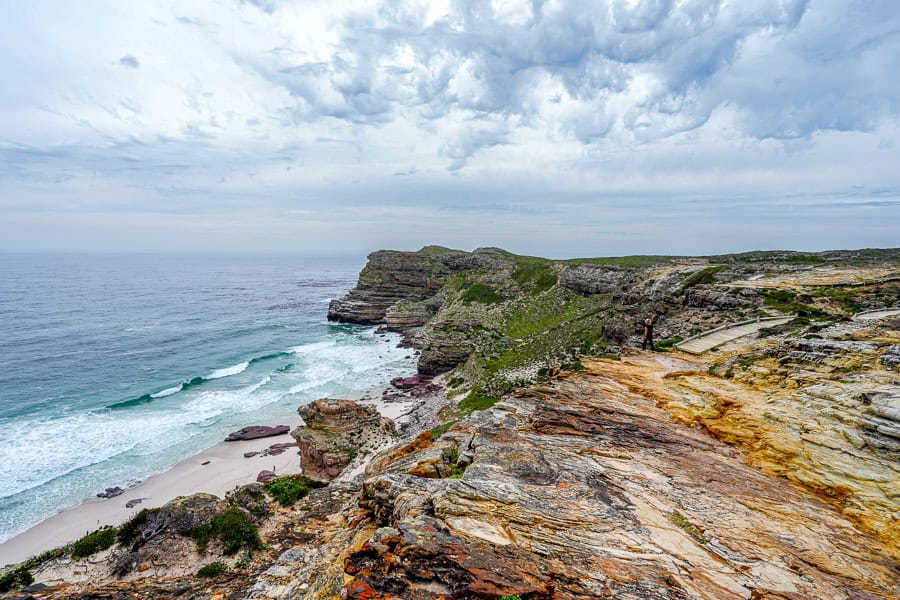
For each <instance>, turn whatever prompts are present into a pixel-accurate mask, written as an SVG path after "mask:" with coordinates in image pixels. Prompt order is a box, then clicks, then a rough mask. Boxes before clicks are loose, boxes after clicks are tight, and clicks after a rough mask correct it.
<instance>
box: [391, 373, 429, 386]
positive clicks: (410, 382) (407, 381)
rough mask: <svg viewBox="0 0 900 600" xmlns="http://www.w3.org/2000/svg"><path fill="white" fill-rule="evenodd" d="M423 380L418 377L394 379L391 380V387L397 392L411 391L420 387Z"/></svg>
mask: <svg viewBox="0 0 900 600" xmlns="http://www.w3.org/2000/svg"><path fill="white" fill-rule="evenodd" d="M423 380H424V379H423V378H422V377H420V376H419V375H413V376H412V377H394V378H393V379H391V385H392V386H394V387H395V388H397V389H398V390H411V389H412V388H414V387H416V386H418V385H421V384H422V382H423Z"/></svg>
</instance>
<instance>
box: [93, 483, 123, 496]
mask: <svg viewBox="0 0 900 600" xmlns="http://www.w3.org/2000/svg"><path fill="white" fill-rule="evenodd" d="M124 493H125V490H123V489H122V488H120V487H119V486H116V487H108V488H106V491H104V492H100V493H99V494H97V497H98V498H115V497H116V496H121V495H122V494H124Z"/></svg>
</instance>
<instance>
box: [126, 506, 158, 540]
mask: <svg viewBox="0 0 900 600" xmlns="http://www.w3.org/2000/svg"><path fill="white" fill-rule="evenodd" d="M159 511H160V509H159V508H145V509H143V510H142V511H140V512H139V513H137V514H136V515H134V516H133V517H131V518H130V519H128V520H127V521H125V522H124V523H123V524H122V526H121V527H119V533H118V534H117V535H116V538H117V539H118V541H119V543H120V544H122V545H123V546H127V545H131V544H133V543H135V542H137V541H138V538H140V537H141V536H142V534H143V531H144V528H145V527H146V525H147V521H148V520H149V519H150V518H151V517H153V516H154V515H156V514H158V513H159Z"/></svg>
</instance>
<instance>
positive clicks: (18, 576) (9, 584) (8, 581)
mask: <svg viewBox="0 0 900 600" xmlns="http://www.w3.org/2000/svg"><path fill="white" fill-rule="evenodd" d="M70 551H71V546H61V547H59V548H54V549H53V550H47V551H46V552H43V553H41V554H38V555H37V556H32V557H31V558H29V559H28V560H26V561H25V562H23V563H20V564H19V565H18V566H16V568H15V569H11V570H9V571H7V572H6V573H4V574H3V575H0V592H8V591H10V590H12V589H15V588H20V587H24V586H26V585H30V584H31V583H32V582H33V581H34V578H33V577H32V575H31V571H33V570H34V569H36V568H38V567H39V566H41V565H42V564H44V563H45V562H48V561H51V560H53V559H54V558H59V557H61V556H65V555H66V554H67V553H68V552H70Z"/></svg>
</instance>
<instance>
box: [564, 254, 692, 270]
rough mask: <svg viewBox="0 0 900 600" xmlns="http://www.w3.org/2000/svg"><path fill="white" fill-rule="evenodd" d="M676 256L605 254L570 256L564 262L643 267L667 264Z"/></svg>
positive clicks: (632, 267) (631, 267)
mask: <svg viewBox="0 0 900 600" xmlns="http://www.w3.org/2000/svg"><path fill="white" fill-rule="evenodd" d="M676 258H678V257H676V256H666V255H635V256H606V257H601V258H572V259H569V260H567V261H565V262H567V263H569V264H573V265H577V264H581V263H591V264H595V265H612V266H614V267H626V268H630V269H643V268H647V267H655V266H657V265H664V264H669V263H671V262H672V261H673V260H675V259H676Z"/></svg>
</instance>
